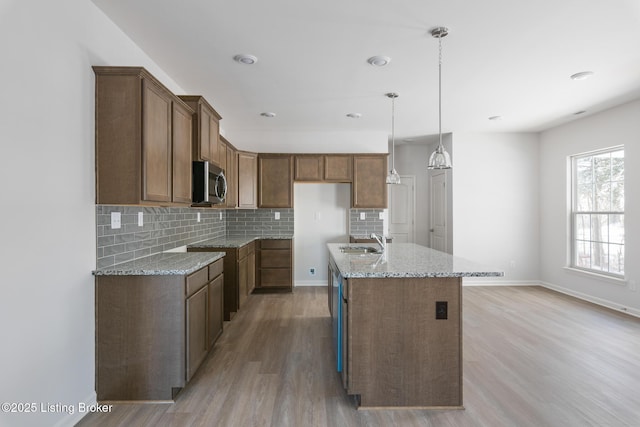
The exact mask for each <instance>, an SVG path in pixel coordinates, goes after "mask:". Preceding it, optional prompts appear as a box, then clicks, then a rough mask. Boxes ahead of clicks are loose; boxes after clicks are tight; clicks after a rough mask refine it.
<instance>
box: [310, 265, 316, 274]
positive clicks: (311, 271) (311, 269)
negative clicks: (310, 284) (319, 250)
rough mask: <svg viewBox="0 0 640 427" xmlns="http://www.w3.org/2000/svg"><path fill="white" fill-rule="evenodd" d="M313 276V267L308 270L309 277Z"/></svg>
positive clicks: (314, 271) (314, 272) (314, 270)
mask: <svg viewBox="0 0 640 427" xmlns="http://www.w3.org/2000/svg"><path fill="white" fill-rule="evenodd" d="M315 275H316V269H315V268H313V267H311V268H310V269H309V276H315Z"/></svg>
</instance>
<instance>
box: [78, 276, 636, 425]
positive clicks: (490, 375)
mask: <svg viewBox="0 0 640 427" xmlns="http://www.w3.org/2000/svg"><path fill="white" fill-rule="evenodd" d="M463 317H464V322H463V329H464V339H463V360H464V405H465V408H466V409H464V410H438V411H427V410H369V411H367V410H357V409H355V406H354V404H353V402H352V400H351V398H350V397H349V396H347V395H346V394H345V392H344V390H343V389H342V385H341V382H340V378H339V375H338V374H337V373H336V372H335V369H334V354H333V349H332V341H331V320H330V318H329V314H328V311H327V300H326V290H325V288H295V289H294V292H293V294H260V295H251V296H250V297H249V298H248V299H247V303H246V306H245V308H244V309H243V310H242V311H241V312H239V313H238V315H237V316H236V317H235V318H234V319H233V320H232V321H231V322H225V330H224V333H223V335H222V337H221V338H220V340H219V341H218V343H216V345H215V347H214V349H213V350H212V352H211V353H210V354H209V356H208V358H207V360H206V361H205V363H204V364H203V366H202V367H201V368H200V370H199V371H198V372H197V373H196V375H195V377H194V379H193V380H192V382H191V383H190V384H189V386H188V387H187V388H186V389H185V390H183V391H182V392H181V393H180V394H179V395H178V398H177V400H176V402H175V403H174V404H119V405H114V409H113V411H112V412H111V413H108V414H90V415H88V416H87V417H85V418H84V419H83V420H82V421H81V422H80V423H79V424H78V425H79V426H101V427H103V426H223V427H224V426H243V427H245V426H274V427H281V426H371V427H376V426H385V427H387V426H425V427H430V426H431V427H441V426H442V427H464V426H469V427H472V426H473V427H501V426H507V427H528V426H531V427H545V426H550V427H556V426H558V427H559V426H563V427H567V426H579V427H585V426H610V427H618V426H630V427H631V426H640V319H637V318H634V317H631V316H626V315H624V314H621V313H617V312H613V311H610V310H607V309H604V308H601V307H598V306H596V305H593V304H590V303H586V302H583V301H580V300H577V299H574V298H571V297H568V296H565V295H562V294H559V293H556V292H553V291H550V290H547V289H545V288H541V287H465V288H463Z"/></svg>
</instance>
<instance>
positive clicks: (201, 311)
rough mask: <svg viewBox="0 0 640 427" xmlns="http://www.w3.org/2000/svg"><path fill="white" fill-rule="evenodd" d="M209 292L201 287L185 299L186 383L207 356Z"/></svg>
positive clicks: (204, 287)
mask: <svg viewBox="0 0 640 427" xmlns="http://www.w3.org/2000/svg"><path fill="white" fill-rule="evenodd" d="M208 300H209V290H208V288H207V287H206V286H203V287H202V288H201V289H200V290H199V291H198V292H196V293H195V294H193V295H192V296H191V297H189V298H188V299H187V381H189V380H190V379H191V377H193V374H195V373H196V370H197V369H198V367H199V366H200V364H201V363H202V361H203V360H204V358H205V357H206V356H207V351H208V349H209V346H208V344H209V340H208V336H207V304H208Z"/></svg>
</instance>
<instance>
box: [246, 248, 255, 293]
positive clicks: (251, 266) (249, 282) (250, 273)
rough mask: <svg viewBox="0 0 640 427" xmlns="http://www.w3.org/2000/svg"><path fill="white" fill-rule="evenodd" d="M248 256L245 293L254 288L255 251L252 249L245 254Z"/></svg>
mask: <svg viewBox="0 0 640 427" xmlns="http://www.w3.org/2000/svg"><path fill="white" fill-rule="evenodd" d="M247 258H249V262H248V266H247V274H248V278H247V295H249V294H251V292H253V290H254V289H255V288H256V253H255V251H252V252H250V253H249V255H248V256H247Z"/></svg>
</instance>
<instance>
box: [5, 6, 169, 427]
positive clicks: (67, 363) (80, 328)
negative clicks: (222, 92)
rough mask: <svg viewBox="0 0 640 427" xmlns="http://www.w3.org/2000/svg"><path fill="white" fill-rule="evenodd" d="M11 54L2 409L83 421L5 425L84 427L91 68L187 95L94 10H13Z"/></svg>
mask: <svg viewBox="0 0 640 427" xmlns="http://www.w3.org/2000/svg"><path fill="white" fill-rule="evenodd" d="M0 52H2V67H1V68H0V77H1V78H0V93H2V97H0V121H1V122H0V141H1V144H2V148H1V149H2V155H1V156H0V188H1V194H2V197H1V198H0V203H1V208H2V213H1V214H0V215H1V218H2V221H0V236H2V240H1V243H0V244H1V245H2V257H0V264H1V265H0V271H1V272H2V280H1V284H0V324H1V325H2V328H3V331H2V351H1V352H0V378H1V380H0V401H2V402H35V403H37V404H38V405H39V404H40V403H45V404H47V403H51V404H56V403H60V404H65V405H73V407H74V408H75V410H76V412H75V413H74V414H73V415H70V414H68V413H66V412H63V413H35V414H6V413H0V425H3V426H5V425H7V426H8V425H11V426H52V425H73V424H74V423H75V421H77V420H78V419H79V418H80V417H81V416H82V414H78V412H77V408H78V403H79V402H92V401H95V391H94V322H95V317H94V281H93V276H92V275H91V271H92V270H93V269H94V267H95V250H96V249H95V247H96V242H95V206H94V203H95V193H94V76H93V72H92V70H91V65H142V66H145V67H146V68H147V69H148V70H149V71H150V72H151V73H152V74H154V75H155V76H156V77H157V78H158V79H159V80H160V81H162V82H163V83H165V84H166V85H167V86H168V87H169V88H170V89H172V90H174V91H177V92H182V91H181V90H180V88H179V87H178V86H177V85H176V84H175V83H174V82H173V81H172V80H171V79H169V78H168V77H167V76H166V74H165V73H163V72H162V71H161V70H160V69H159V68H158V67H157V66H156V65H155V64H154V63H153V62H152V61H151V60H150V59H149V58H148V57H147V56H146V55H145V54H144V52H142V51H141V50H140V49H139V48H138V47H137V46H136V45H134V44H133V43H132V42H131V41H130V40H129V39H128V38H127V37H126V36H125V35H124V34H123V33H122V32H121V31H120V30H119V29H118V28H117V27H116V26H115V25H114V24H113V23H112V22H111V21H110V20H108V19H107V18H106V17H105V16H104V15H103V13H102V12H101V11H100V10H99V9H97V8H96V7H95V6H94V5H93V3H91V2H89V1H86V0H62V1H56V2H52V1H49V0H30V1H23V0H15V1H7V0H3V1H2V3H1V5H0Z"/></svg>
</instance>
